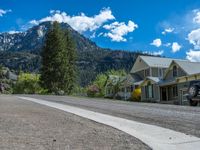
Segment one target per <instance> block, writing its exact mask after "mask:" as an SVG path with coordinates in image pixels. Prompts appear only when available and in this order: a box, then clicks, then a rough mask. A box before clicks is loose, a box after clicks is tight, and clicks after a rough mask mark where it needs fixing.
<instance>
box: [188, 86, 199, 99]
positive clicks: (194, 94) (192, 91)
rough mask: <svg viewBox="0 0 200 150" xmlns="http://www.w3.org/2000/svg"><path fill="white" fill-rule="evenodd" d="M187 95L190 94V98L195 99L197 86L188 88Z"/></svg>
mask: <svg viewBox="0 0 200 150" xmlns="http://www.w3.org/2000/svg"><path fill="white" fill-rule="evenodd" d="M188 93H189V94H190V96H191V97H196V96H197V94H198V86H197V85H192V86H190V88H189V91H188Z"/></svg>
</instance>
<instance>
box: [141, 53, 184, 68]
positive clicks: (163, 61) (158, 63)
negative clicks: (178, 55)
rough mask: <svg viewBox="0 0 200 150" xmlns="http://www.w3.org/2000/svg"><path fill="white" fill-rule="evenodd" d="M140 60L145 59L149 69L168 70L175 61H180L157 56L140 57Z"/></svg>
mask: <svg viewBox="0 0 200 150" xmlns="http://www.w3.org/2000/svg"><path fill="white" fill-rule="evenodd" d="M140 58H141V59H143V61H144V62H145V63H146V64H147V65H148V66H149V67H159V68H168V67H169V65H170V64H171V62H172V61H173V60H178V59H172V58H164V57H155V56H140ZM182 61H186V60H182Z"/></svg>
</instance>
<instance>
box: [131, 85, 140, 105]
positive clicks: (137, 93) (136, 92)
mask: <svg viewBox="0 0 200 150" xmlns="http://www.w3.org/2000/svg"><path fill="white" fill-rule="evenodd" d="M131 99H132V100H133V101H137V102H138V101H140V100H141V88H136V89H135V90H134V91H133V92H132V95H131Z"/></svg>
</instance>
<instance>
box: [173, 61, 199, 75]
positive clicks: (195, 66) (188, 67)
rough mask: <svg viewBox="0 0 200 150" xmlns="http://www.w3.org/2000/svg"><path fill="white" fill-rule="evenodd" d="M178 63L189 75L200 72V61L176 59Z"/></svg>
mask: <svg viewBox="0 0 200 150" xmlns="http://www.w3.org/2000/svg"><path fill="white" fill-rule="evenodd" d="M174 62H175V63H176V64H178V65H179V66H180V67H181V68H182V69H183V70H184V71H185V73H186V74H187V75H193V74H198V73H200V62H190V61H180V60H174Z"/></svg>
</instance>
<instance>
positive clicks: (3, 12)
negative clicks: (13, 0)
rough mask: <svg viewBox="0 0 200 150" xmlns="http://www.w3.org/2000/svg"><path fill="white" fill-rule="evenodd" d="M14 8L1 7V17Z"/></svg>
mask: <svg viewBox="0 0 200 150" xmlns="http://www.w3.org/2000/svg"><path fill="white" fill-rule="evenodd" d="M11 11H12V10H11V9H9V10H3V9H0V17H2V16H3V15H5V14H7V13H8V12H11Z"/></svg>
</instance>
